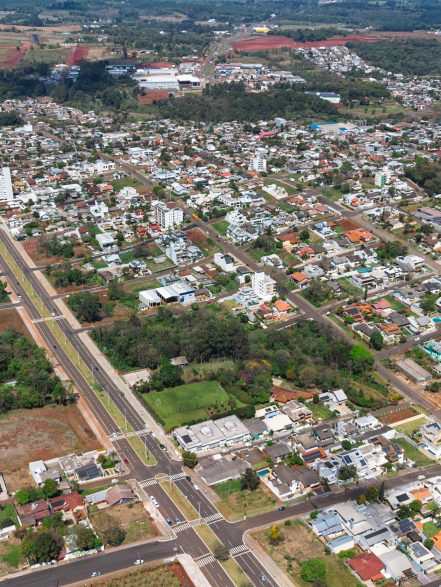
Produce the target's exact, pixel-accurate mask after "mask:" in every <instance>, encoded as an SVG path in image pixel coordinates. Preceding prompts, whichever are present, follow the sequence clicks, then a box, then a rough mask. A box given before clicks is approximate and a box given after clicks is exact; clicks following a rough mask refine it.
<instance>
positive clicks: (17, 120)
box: [0, 110, 24, 128]
mask: <svg viewBox="0 0 441 587" xmlns="http://www.w3.org/2000/svg"><path fill="white" fill-rule="evenodd" d="M23 122H24V121H23V118H22V117H21V116H20V115H19V114H18V112H16V111H15V110H11V111H9V112H0V128H1V127H3V126H18V125H20V124H23Z"/></svg>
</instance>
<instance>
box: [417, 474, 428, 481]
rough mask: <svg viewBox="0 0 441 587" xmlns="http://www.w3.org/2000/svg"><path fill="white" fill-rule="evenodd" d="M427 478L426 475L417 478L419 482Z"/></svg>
mask: <svg viewBox="0 0 441 587" xmlns="http://www.w3.org/2000/svg"><path fill="white" fill-rule="evenodd" d="M425 478H426V476H425V475H418V477H417V479H418V481H424V479H425Z"/></svg>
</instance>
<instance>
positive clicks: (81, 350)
mask: <svg viewBox="0 0 441 587" xmlns="http://www.w3.org/2000/svg"><path fill="white" fill-rule="evenodd" d="M0 240H1V241H2V243H3V244H4V245H5V247H6V248H7V250H8V253H9V254H10V255H11V257H13V259H14V262H15V263H16V264H17V265H18V267H19V268H20V269H21V271H22V272H23V274H24V275H25V277H26V279H27V281H28V282H29V283H30V284H31V285H32V288H33V290H34V291H35V292H36V294H37V296H38V298H39V299H40V300H41V301H43V303H44V305H45V306H46V308H47V309H48V310H49V311H50V312H54V313H55V314H56V315H58V314H59V310H58V308H57V307H56V306H55V305H54V303H53V301H52V299H51V297H50V296H49V295H48V293H47V292H46V290H45V289H44V287H43V286H42V284H41V282H40V281H39V280H38V278H37V277H36V276H35V275H34V273H33V272H32V271H31V270H30V269H29V268H28V267H27V266H26V264H25V262H24V260H23V258H22V257H21V255H20V254H19V252H18V251H17V249H16V248H15V246H14V243H13V242H12V240H11V239H10V238H9V236H8V235H7V234H6V232H5V231H4V230H0ZM0 264H1V266H2V269H3V270H4V272H5V275H7V276H8V278H9V280H10V283H11V286H12V287H14V289H15V291H16V293H17V294H18V295H20V296H21V303H22V304H23V306H24V307H25V308H26V309H27V311H28V313H29V315H30V317H31V318H32V319H33V320H38V319H39V318H41V315H40V311H39V310H38V307H37V306H36V304H35V302H34V300H33V299H32V298H31V297H30V296H29V295H28V294H27V293H26V291H25V288H24V287H23V286H22V285H21V284H20V283H19V281H18V280H17V277H16V276H15V274H14V270H13V268H11V267H9V265H8V263H7V262H6V260H5V259H3V258H2V259H1V260H0ZM49 319H51V318H49ZM57 323H58V324H59V326H60V328H61V330H62V331H63V333H64V335H65V336H66V338H67V339H68V341H69V342H70V343H71V344H72V345H73V346H74V348H75V349H76V351H77V353H78V357H79V358H80V359H81V360H82V361H83V363H84V364H85V365H86V366H87V367H88V368H89V369H90V370H91V372H92V373H93V376H94V379H95V381H96V382H97V383H98V384H99V385H100V387H101V388H102V390H103V394H104V395H103V398H104V402H105V401H106V400H105V398H106V396H107V395H108V396H109V397H110V398H111V400H112V401H113V402H114V403H115V404H116V405H117V407H118V408H119V410H120V411H121V413H122V414H124V415H125V418H126V420H127V422H128V423H129V424H130V425H131V426H132V427H133V429H134V430H136V431H143V430H145V422H144V421H143V420H142V418H141V417H140V416H139V414H138V413H137V412H136V410H135V409H134V408H133V406H132V404H131V403H130V402H129V401H128V400H127V399H126V397H125V396H124V394H123V393H122V392H121V391H120V389H119V387H118V384H117V383H116V382H115V381H114V380H113V379H112V376H111V375H109V374H108V373H107V372H106V371H105V370H104V369H102V368H101V367H100V365H99V364H98V363H97V361H96V360H95V358H94V357H93V356H92V355H91V353H90V351H89V349H88V348H87V347H85V345H84V344H83V343H82V341H81V340H80V339H79V338H78V336H77V333H75V332H74V331H73V330H72V329H71V327H70V324H69V323H68V321H67V320H65V319H63V318H61V319H57ZM35 326H36V328H37V329H38V331H39V333H40V335H41V336H42V338H43V340H44V341H45V343H46V345H47V347H48V348H49V349H50V350H51V352H52V353H53V354H54V356H55V357H56V358H57V360H58V361H59V363H60V364H61V365H62V366H63V369H64V370H65V372H66V374H67V376H68V377H69V378H70V379H71V380H72V381H73V382H74V383H75V387H76V388H77V389H78V391H79V392H80V393H81V394H82V396H83V397H84V398H85V399H86V401H87V402H88V404H89V406H90V408H91V409H92V411H93V413H94V415H95V416H96V418H97V419H98V420H99V422H100V424H101V426H102V428H103V430H104V431H105V432H106V433H107V434H108V435H109V436H110V435H111V434H112V433H115V432H121V431H120V430H119V429H118V427H117V426H116V424H115V422H114V421H113V419H112V418H111V416H110V415H109V414H108V413H107V411H106V410H105V408H104V407H103V405H102V403H101V402H100V400H99V399H98V398H97V397H96V395H95V392H94V391H93V390H92V389H91V388H90V385H89V383H88V382H87V381H86V380H85V378H84V377H83V375H82V374H81V373H80V372H79V370H78V368H77V367H76V365H75V364H74V363H73V362H72V360H71V358H70V357H69V355H68V354H67V353H66V351H65V348H64V347H63V345H62V344H60V342H59V341H58V339H57V338H56V337H55V335H54V334H53V333H52V331H51V329H50V328H49V326H48V324H47V322H46V321H45V320H42V321H39V322H35ZM139 438H140V439H142V441H143V443H144V444H145V445H146V449H147V450H148V451H150V453H151V454H152V455H153V456H154V457H155V459H156V460H157V464H156V465H154V466H150V467H147V466H146V465H144V463H143V462H142V461H141V460H140V458H139V457H138V456H137V454H136V452H135V451H134V450H133V448H132V446H131V445H130V443H129V442H128V441H127V440H126V439H125V438H124V437H123V438H121V439H120V440H116V441H114V442H113V444H114V445H115V448H116V449H117V451H118V453H119V454H120V455H123V456H124V458H125V459H127V460H128V462H129V465H130V468H131V471H132V476H133V477H134V478H135V479H137V480H138V481H140V482H141V485H144V484H143V483H142V481H146V480H151V481H153V483H152V484H151V485H148V486H147V487H146V491H147V492H148V494H149V495H154V496H155V497H156V499H157V500H158V502H159V506H160V511H161V514H162V515H163V516H164V517H165V518H166V519H167V518H169V519H170V520H171V521H172V522H175V525H176V519H177V518H178V519H179V520H184V519H185V516H184V515H183V513H182V512H181V511H180V510H179V508H178V507H177V506H176V504H174V502H173V501H172V500H171V499H170V498H169V497H168V495H167V494H166V493H165V491H164V490H163V489H162V487H161V486H160V485H159V484H158V483H156V482H155V480H154V477H155V475H157V474H158V473H166V474H168V475H172V476H180V475H181V476H182V465H181V463H180V462H178V461H174V460H172V459H171V458H170V457H169V456H168V455H167V454H166V453H164V451H163V450H162V449H161V448H160V446H159V443H158V442H157V440H156V439H155V438H153V436H152V435H151V434H150V433H143V434H142V435H140V436H139ZM174 482H175V483H176V484H177V485H178V487H179V488H180V489H181V491H182V492H183V494H184V495H185V496H186V497H187V499H188V501H189V502H190V503H191V504H192V505H193V506H194V507H195V509H196V510H198V511H199V510H200V515H201V517H202V518H207V517H210V516H213V515H214V516H220V514H219V512H218V511H217V509H216V508H215V507H214V506H213V504H212V503H211V502H210V500H209V499H208V498H207V497H206V496H205V495H204V494H203V493H202V492H201V491H199V490H196V489H195V487H194V485H193V483H192V482H191V481H188V480H187V479H186V478H181V479H176V480H175V481H174ZM227 527H228V528H229V526H227ZM178 528H179V524H178ZM213 530H214V531H215V533H216V535H217V536H218V538H219V540H220V542H222V543H224V542H229V543H230V544H233V543H234V544H237V545H240V544H242V535H241V534H237V533H234V541H232V540H231V537H230V532H228V533H226V532H225V530H224V528H223V527H219V528H217V529H215V528H213ZM180 535H182V536H180ZM177 536H178V544H179V545H181V544H182V547H183V549H184V550H185V552H187V553H189V554H191V555H192V556H193V557H194V558H198V557H201V556H204V555H210V554H211V553H210V551H209V549H208V547H207V546H206V545H205V544H204V543H203V542H202V540H201V539H200V538H199V535H198V534H197V533H196V532H195V530H194V529H193V528H188V529H185V530H184V531H182V532H181V531H178V532H177ZM226 545H227V546H228V544H226ZM147 548H148V547H147ZM143 558H144V557H143ZM251 558H252V559H253V560H252V561H251ZM82 560H84V561H88V560H89V559H88V558H86V559H82ZM237 562H238V563H239V565H241V566H242V568H243V570H244V571H245V573H246V574H247V575H248V576H249V578H250V580H251V581H252V582H253V584H255V585H269V586H271V587H273V583H272V580H271V579H270V578H268V579H265V580H264V581H263V580H262V579H261V577H262V576H264V577H265V578H266V571H265V569H264V567H263V566H262V565H261V564H260V562H258V561H257V559H255V558H254V555H251V554H250V555H249V556H248V557H247V558H246V559H244V560H243V562H242V560H241V557H239V558H238V560H237ZM64 569H66V570H64ZM80 569H81V565H79V570H78V575H79V577H78V578H86V577H87V576H88V569H89V567H88V563H87V565H85V566H84V569H85V570H84V574H83V576H82V577H81V576H80V575H81V570H80ZM201 571H202V572H203V573H204V574H205V575H206V576H207V578H209V581H210V583H211V584H212V585H214V586H219V587H221V586H224V585H227V586H228V587H230V586H232V582H231V580H230V579H229V577H228V575H227V574H226V573H225V571H224V570H223V568H222V567H221V566H220V564H219V563H218V562H217V561H208V562H207V564H205V565H203V566H201ZM52 572H53V571H52V568H50V569H49V568H48V569H47V570H46V569H45V570H41V571H40V573H42V575H43V574H44V573H46V574H47V576H48V577H49V576H50V573H52ZM57 573H58V576H59V580H60V581H61V580H62V581H64V584H67V583H68V582H71V581H72V578H71V576H70V572H69V570H68V569H67V566H65V565H59V566H58V567H57ZM61 584H63V583H61ZM274 587H276V586H275V583H274Z"/></svg>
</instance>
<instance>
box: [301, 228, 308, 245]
mask: <svg viewBox="0 0 441 587" xmlns="http://www.w3.org/2000/svg"><path fill="white" fill-rule="evenodd" d="M299 238H300V241H301V242H303V241H309V230H308V229H307V228H304V229H303V230H302V231H300V234H299Z"/></svg>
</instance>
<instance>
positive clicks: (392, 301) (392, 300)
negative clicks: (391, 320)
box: [375, 296, 406, 312]
mask: <svg viewBox="0 0 441 587" xmlns="http://www.w3.org/2000/svg"><path fill="white" fill-rule="evenodd" d="M381 299H385V300H387V301H388V302H389V303H390V305H391V306H392V309H394V310H395V312H402V311H403V310H404V309H405V308H406V306H405V305H404V304H402V303H401V302H399V301H398V300H397V299H395V298H394V297H393V296H382V297H381V298H378V300H375V301H376V302H378V301H379V300H381Z"/></svg>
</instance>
